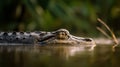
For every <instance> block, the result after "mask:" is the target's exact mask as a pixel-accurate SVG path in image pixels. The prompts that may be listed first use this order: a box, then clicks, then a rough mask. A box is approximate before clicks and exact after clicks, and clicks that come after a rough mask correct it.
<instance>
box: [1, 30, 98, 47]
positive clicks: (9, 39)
mask: <svg viewBox="0 0 120 67" xmlns="http://www.w3.org/2000/svg"><path fill="white" fill-rule="evenodd" d="M0 44H31V45H34V44H38V45H50V44H52V45H55V44H59V45H62V44H67V45H90V46H95V45H96V44H95V42H94V40H93V39H92V38H84V37H77V36H74V35H71V34H70V33H69V31H68V30H66V29H58V30H56V31H52V32H46V31H35V32H0Z"/></svg>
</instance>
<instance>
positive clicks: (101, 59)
mask: <svg viewBox="0 0 120 67" xmlns="http://www.w3.org/2000/svg"><path fill="white" fill-rule="evenodd" d="M0 67H120V47H119V46H118V47H116V48H115V49H112V46H109V45H101V46H96V47H95V48H94V49H93V50H91V49H84V48H82V46H80V47H71V46H69V47H67V46H59V47H58V46H55V47H52V46H51V47H50V46H47V47H38V46H31V47H29V46H1V47H0Z"/></svg>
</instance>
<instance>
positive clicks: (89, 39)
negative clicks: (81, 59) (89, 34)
mask: <svg viewBox="0 0 120 67" xmlns="http://www.w3.org/2000/svg"><path fill="white" fill-rule="evenodd" d="M83 41H89V42H91V41H92V40H91V39H87V38H86V39H83Z"/></svg>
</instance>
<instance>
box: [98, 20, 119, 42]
mask: <svg viewBox="0 0 120 67" xmlns="http://www.w3.org/2000/svg"><path fill="white" fill-rule="evenodd" d="M97 20H98V21H99V22H100V23H101V24H103V25H104V26H105V27H106V28H107V29H108V31H109V32H110V33H111V35H112V37H110V36H109V35H108V34H107V33H106V32H105V31H103V30H102V29H101V28H97V29H98V30H99V31H101V32H102V33H103V34H104V35H106V36H107V37H110V38H112V39H113V41H114V43H115V44H119V42H118V40H117V38H116V36H115V35H114V33H113V31H112V30H111V29H110V28H109V26H108V25H107V24H106V23H105V22H104V21H102V20H101V19H100V18H98V19H97Z"/></svg>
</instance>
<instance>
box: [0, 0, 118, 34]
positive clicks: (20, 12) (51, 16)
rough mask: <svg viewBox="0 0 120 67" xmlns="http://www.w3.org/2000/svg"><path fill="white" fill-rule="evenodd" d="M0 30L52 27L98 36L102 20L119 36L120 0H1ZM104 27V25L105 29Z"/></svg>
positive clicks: (47, 29) (48, 28) (46, 28)
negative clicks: (98, 19) (100, 20)
mask: <svg viewBox="0 0 120 67" xmlns="http://www.w3.org/2000/svg"><path fill="white" fill-rule="evenodd" d="M0 4H1V5H0V30H1V31H35V30H46V31H53V30H56V29H59V28H66V29H68V30H70V32H72V33H73V34H76V35H83V36H84V35H89V36H98V35H99V33H100V32H99V31H98V30H97V29H96V27H97V26H98V27H101V28H102V27H104V26H103V25H101V24H100V23H98V21H97V18H98V17H99V18H101V19H102V20H104V21H105V22H106V23H107V24H108V26H110V28H111V29H112V30H113V31H114V32H115V34H117V36H118V35H119V36H120V34H119V33H120V30H119V29H120V26H119V22H120V20H119V19H120V0H0ZM105 30H106V29H105Z"/></svg>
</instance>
